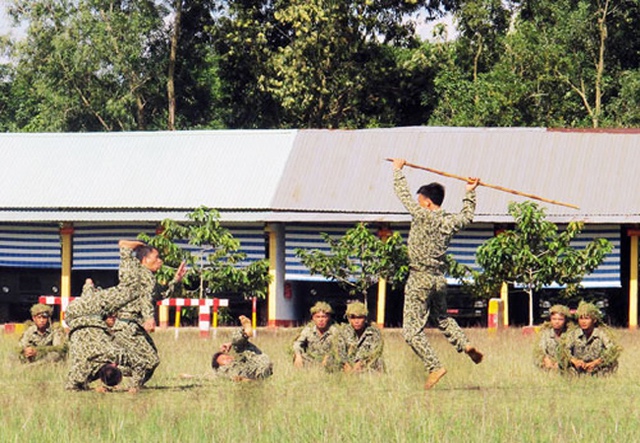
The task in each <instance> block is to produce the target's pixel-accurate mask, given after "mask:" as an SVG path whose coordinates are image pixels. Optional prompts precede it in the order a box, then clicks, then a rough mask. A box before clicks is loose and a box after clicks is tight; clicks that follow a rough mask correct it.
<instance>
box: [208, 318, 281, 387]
mask: <svg viewBox="0 0 640 443" xmlns="http://www.w3.org/2000/svg"><path fill="white" fill-rule="evenodd" d="M231 349H232V355H233V356H234V359H233V361H231V363H229V364H227V365H224V366H220V367H219V368H218V369H215V370H214V372H215V373H216V374H217V375H219V376H223V377H228V378H230V379H232V380H236V379H250V380H257V379H263V378H267V377H270V376H271V375H272V374H273V364H272V363H271V360H270V359H269V356H268V355H267V354H264V353H263V352H262V351H261V350H260V349H258V347H257V346H256V345H254V344H253V343H251V342H249V337H248V336H247V335H246V334H245V333H244V330H243V329H242V328H239V329H237V330H236V331H235V332H234V333H233V336H232V337H231Z"/></svg>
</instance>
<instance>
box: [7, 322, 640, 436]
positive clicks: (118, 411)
mask: <svg viewBox="0 0 640 443" xmlns="http://www.w3.org/2000/svg"><path fill="white" fill-rule="evenodd" d="M295 332H296V331H295V330H289V329H278V330H276V331H267V330H259V331H258V336H257V337H256V338H255V340H254V342H255V343H256V344H257V345H258V346H260V347H261V348H262V349H263V350H264V351H265V352H266V353H268V354H269V355H270V356H271V358H272V360H273V361H274V375H273V377H271V378H270V379H268V380H266V381H262V382H253V383H233V382H230V381H226V380H217V379H212V378H210V377H209V374H210V369H209V368H210V366H209V365H210V358H211V355H212V353H213V352H214V350H215V349H217V347H218V345H219V344H220V343H221V342H222V341H223V340H225V339H228V337H229V335H230V331H229V330H219V331H218V334H217V337H216V338H210V339H202V338H199V337H198V331H197V330H181V331H180V335H179V337H178V338H177V339H176V338H175V336H174V331H173V330H170V331H158V332H156V333H155V334H154V339H155V340H156V343H157V345H158V348H159V350H160V356H161V359H162V363H161V365H160V367H159V368H158V370H157V371H156V374H155V376H154V378H153V379H152V380H151V381H150V382H149V383H148V387H147V388H146V389H144V390H143V391H141V392H140V393H138V394H137V395H131V394H128V393H126V392H116V393H109V394H98V393H94V392H82V393H70V392H66V391H64V389H63V384H64V379H65V376H66V365H65V364H60V365H55V366H51V367H44V366H36V367H29V366H24V365H21V364H20V363H18V362H17V360H15V359H13V358H11V354H12V353H13V352H14V349H15V346H16V343H17V339H18V337H17V336H15V335H10V334H6V335H3V334H0V356H1V357H2V360H1V363H0V364H1V366H0V383H1V391H2V393H1V395H0V411H1V412H0V414H1V417H2V418H0V442H36V441H37V442H143V441H156V442H232V441H233V442H274V443H276V442H355V441H370V442H431V441H433V442H480V441H482V442H577V441H588V442H634V441H640V400H639V398H638V397H639V394H640V387H639V380H640V344H638V343H636V342H637V337H638V332H636V331H627V330H618V331H616V332H617V335H618V338H619V341H620V343H621V344H622V346H623V347H624V351H623V354H622V358H621V361H620V368H619V370H618V372H617V373H616V374H615V375H613V376H611V377H607V378H590V377H582V378H567V377H562V376H559V375H555V374H546V373H542V372H541V371H539V370H537V369H536V368H535V367H534V366H533V364H532V346H533V344H534V342H535V337H534V336H525V335H523V334H522V332H521V330H520V329H515V328H514V329H510V330H506V331H501V332H499V333H498V334H496V335H489V334H488V332H487V330H485V329H468V330H467V332H468V335H469V337H470V338H471V339H472V341H473V342H474V344H476V345H477V346H479V347H480V348H481V349H482V350H483V351H484V352H485V353H486V359H485V361H484V362H483V363H482V364H480V365H478V366H476V365H474V364H473V363H472V362H471V361H470V360H469V359H468V358H467V357H466V356H465V355H459V354H457V353H456V352H455V350H454V349H453V348H452V347H451V346H450V345H449V344H448V343H447V342H446V341H445V339H444V338H443V337H442V336H440V334H439V333H438V332H437V331H436V330H430V331H429V334H430V337H431V338H432V343H433V345H434V347H435V348H436V349H437V351H438V352H439V354H440V357H441V359H442V361H443V363H444V364H445V366H446V367H447V369H448V371H449V372H448V374H447V375H446V376H445V377H444V378H443V379H442V381H441V382H440V383H439V384H438V385H437V386H436V387H435V388H434V389H433V390H431V391H429V392H424V391H423V389H422V386H423V383H424V379H425V374H424V371H423V368H422V367H421V365H420V364H419V362H418V360H417V358H416V357H415V356H414V355H413V353H412V352H411V350H410V349H409V347H408V346H407V345H406V344H405V343H404V341H403V340H402V338H401V336H400V332H399V331H398V330H395V329H393V330H392V329H387V330H384V338H385V359H386V363H387V372H386V374H382V375H345V374H325V373H324V372H323V371H321V370H294V368H293V367H292V365H291V354H290V353H289V348H290V345H291V342H292V340H293V338H294V334H295ZM182 373H190V374H195V375H196V377H195V378H192V379H183V378H180V374H182Z"/></svg>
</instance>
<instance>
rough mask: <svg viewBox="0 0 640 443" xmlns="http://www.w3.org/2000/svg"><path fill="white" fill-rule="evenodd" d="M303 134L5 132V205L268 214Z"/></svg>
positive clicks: (0, 183) (1, 158) (0, 185)
mask: <svg viewBox="0 0 640 443" xmlns="http://www.w3.org/2000/svg"><path fill="white" fill-rule="evenodd" d="M295 135H296V131H192V132H132V133H74V134H0V146H1V148H0V164H2V165H4V171H3V173H2V174H1V175H0V189H4V192H3V195H2V197H1V198H0V206H1V207H3V208H93V209H103V208H189V207H196V206H200V205H208V206H213V207H218V208H260V209H268V207H269V203H270V201H271V198H272V196H273V193H274V192H275V189H276V188H277V185H278V183H279V180H280V177H281V175H282V168H283V167H284V165H285V163H286V160H287V158H288V157H289V151H290V150H291V149H292V147H293V141H294V139H295ZM152 212H153V211H152Z"/></svg>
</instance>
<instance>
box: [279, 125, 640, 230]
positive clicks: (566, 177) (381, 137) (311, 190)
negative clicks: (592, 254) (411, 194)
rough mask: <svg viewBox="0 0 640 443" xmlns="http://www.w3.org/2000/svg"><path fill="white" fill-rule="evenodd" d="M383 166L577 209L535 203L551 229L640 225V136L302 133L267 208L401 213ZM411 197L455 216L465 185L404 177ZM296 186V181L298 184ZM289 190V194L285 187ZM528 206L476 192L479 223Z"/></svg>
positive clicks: (528, 131)
mask: <svg viewBox="0 0 640 443" xmlns="http://www.w3.org/2000/svg"><path fill="white" fill-rule="evenodd" d="M387 157H400V158H405V159H407V161H409V162H411V163H414V164H418V165H422V166H427V167H430V168H434V169H438V170H442V171H447V172H450V173H454V174H457V175H461V176H475V177H480V178H481V179H482V180H483V181H484V182H486V183H491V184H496V185H500V186H504V187H507V188H512V189H516V190H519V191H523V192H528V193H531V194H534V195H538V196H542V197H545V198H548V199H552V200H556V201H560V202H565V203H569V204H574V205H577V206H579V207H580V210H574V209H570V208H566V207H563V206H556V205H551V204H545V203H541V205H542V206H544V207H546V208H547V214H548V215H549V219H552V220H554V221H558V222H565V221H569V220H572V219H586V220H587V221H589V222H598V223H636V222H639V221H640V192H638V191H639V189H638V188H639V185H638V180H636V175H637V173H636V167H637V166H636V165H638V164H639V163H640V134H638V133H633V134H628V133H600V132H591V133H587V132H575V133H572V132H559V131H547V130H545V129H541V128H491V129H488V128H435V127H415V128H394V129H371V130H361V131H329V130H307V131H301V132H300V133H299V134H298V137H297V138H296V145H295V149H294V150H293V151H292V155H291V159H290V161H289V163H288V165H287V168H286V169H285V171H284V176H283V179H282V181H281V187H280V188H279V190H278V193H277V197H278V198H277V200H275V201H274V202H273V205H272V206H273V207H274V208H287V209H289V210H291V209H294V208H297V209H304V210H307V211H318V212H322V211H363V212H378V213H396V214H398V213H404V208H402V206H401V205H400V203H399V201H398V200H397V198H396V197H395V195H394V193H393V189H392V166H391V163H389V162H387V161H385V158H387ZM405 171H406V176H407V179H408V181H409V185H410V187H411V189H412V190H417V189H418V187H419V186H420V185H422V184H425V183H429V182H431V181H438V182H441V183H442V184H444V185H445V187H446V188H447V197H446V199H445V203H444V207H445V209H447V210H450V211H457V210H459V209H460V207H461V200H462V197H463V194H464V184H463V183H462V182H461V181H458V180H455V179H450V178H446V177H442V176H439V175H435V174H432V173H428V172H425V171H421V170H416V169H411V168H408V167H407V168H405ZM296 177H299V178H298V179H296ZM291 183H295V186H291V185H290V184H291ZM524 199H525V198H523V197H518V196H515V195H512V194H508V193H504V192H499V191H496V190H492V189H489V188H485V187H481V188H480V189H479V191H478V208H477V211H476V218H475V220H476V221H478V222H482V221H486V222H506V221H511V217H510V216H509V215H508V212H507V207H508V203H509V202H510V201H522V200H524Z"/></svg>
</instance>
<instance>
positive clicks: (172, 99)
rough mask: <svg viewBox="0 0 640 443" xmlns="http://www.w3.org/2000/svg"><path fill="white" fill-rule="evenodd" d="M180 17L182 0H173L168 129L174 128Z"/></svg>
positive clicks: (168, 81)
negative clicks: (173, 14) (173, 16)
mask: <svg viewBox="0 0 640 443" xmlns="http://www.w3.org/2000/svg"><path fill="white" fill-rule="evenodd" d="M181 19H182V0H176V1H175V18H174V20H173V33H172V34H171V51H170V53H169V72H168V75H167V99H168V102H169V121H168V123H167V126H168V129H169V131H175V129H176V88H175V75H176V58H177V54H178V41H179V39H180V20H181Z"/></svg>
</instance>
